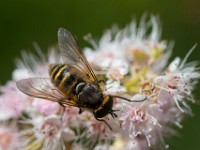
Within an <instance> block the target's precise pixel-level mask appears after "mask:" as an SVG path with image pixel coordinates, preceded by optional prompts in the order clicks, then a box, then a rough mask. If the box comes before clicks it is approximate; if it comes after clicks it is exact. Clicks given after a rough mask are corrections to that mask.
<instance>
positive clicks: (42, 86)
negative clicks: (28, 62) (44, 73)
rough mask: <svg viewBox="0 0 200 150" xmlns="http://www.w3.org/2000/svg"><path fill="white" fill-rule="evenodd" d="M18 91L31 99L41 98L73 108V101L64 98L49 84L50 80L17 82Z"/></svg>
mask: <svg viewBox="0 0 200 150" xmlns="http://www.w3.org/2000/svg"><path fill="white" fill-rule="evenodd" d="M16 84H17V87H18V89H19V90H20V91H21V92H22V93H24V94H26V95H28V96H31V97H36V98H42V99H46V100H50V101H54V102H58V103H62V104H67V105H70V106H75V105H76V104H75V102H74V101H73V100H70V101H69V100H68V99H67V98H65V97H64V96H63V95H62V94H61V93H60V92H59V90H58V89H57V88H56V87H55V86H54V85H53V84H52V83H51V80H50V78H40V77H36V78H29V79H23V80H20V81H18V82H17V83H16Z"/></svg>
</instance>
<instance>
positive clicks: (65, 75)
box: [49, 64, 81, 96]
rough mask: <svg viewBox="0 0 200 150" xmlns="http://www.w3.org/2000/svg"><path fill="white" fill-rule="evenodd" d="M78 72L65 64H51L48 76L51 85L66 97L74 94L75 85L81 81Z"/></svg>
mask: <svg viewBox="0 0 200 150" xmlns="http://www.w3.org/2000/svg"><path fill="white" fill-rule="evenodd" d="M79 74H81V73H80V71H78V70H77V69H76V68H74V67H72V66H69V65H66V64H52V65H50V66H49V75H50V78H51V81H52V83H53V84H54V85H55V86H56V87H57V88H58V89H59V90H60V91H61V92H62V93H63V94H65V95H66V96H70V95H71V94H73V95H74V94H75V89H76V85H77V84H78V83H79V82H80V81H81V78H80V77H79V76H78V75H79Z"/></svg>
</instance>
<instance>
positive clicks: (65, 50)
mask: <svg viewBox="0 0 200 150" xmlns="http://www.w3.org/2000/svg"><path fill="white" fill-rule="evenodd" d="M58 45H59V48H60V51H61V56H62V59H63V61H64V63H66V64H69V65H73V66H74V67H76V68H78V69H79V70H80V71H81V72H83V73H84V74H85V75H86V76H89V78H88V79H89V80H91V82H96V83H98V81H97V78H96V76H95V74H94V72H93V70H92V68H91V67H90V65H89V63H88V61H87V60H86V58H85V56H84V54H83V52H82V51H81V49H80V47H79V46H78V43H77V41H76V39H75V37H74V36H73V35H72V34H71V33H70V32H69V31H67V30H66V29H64V28H60V29H59V30H58Z"/></svg>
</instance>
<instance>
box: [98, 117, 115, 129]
mask: <svg viewBox="0 0 200 150" xmlns="http://www.w3.org/2000/svg"><path fill="white" fill-rule="evenodd" d="M95 118H96V117H95ZM96 120H98V121H103V122H104V123H105V124H106V125H107V126H108V128H109V129H110V130H111V131H112V127H111V126H110V125H109V124H108V123H107V122H106V121H105V120H103V119H99V118H96Z"/></svg>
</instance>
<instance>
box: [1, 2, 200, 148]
mask: <svg viewBox="0 0 200 150" xmlns="http://www.w3.org/2000/svg"><path fill="white" fill-rule="evenodd" d="M144 13H150V14H155V15H158V16H159V17H160V20H161V22H162V28H163V34H162V39H166V40H170V41H171V40H172V41H175V47H174V51H173V55H172V57H173V58H174V57H175V56H180V57H181V58H183V57H184V56H185V55H186V53H187V51H188V50H189V49H190V48H191V47H192V46H193V45H194V44H195V43H198V46H197V48H196V50H195V51H194V52H193V53H192V55H191V57H190V58H189V60H190V61H191V60H200V0H167V1H160V0H0V84H5V83H6V82H7V81H8V80H9V79H11V74H12V70H13V69H14V67H15V64H14V59H15V58H16V57H19V56H20V51H21V50H22V49H26V50H30V51H34V48H33V45H32V42H34V41H37V43H38V44H39V45H40V47H41V48H42V49H43V50H44V51H46V50H47V49H48V47H50V46H52V45H55V44H56V43H57V30H58V28H59V27H61V26H62V27H66V28H67V29H69V30H70V31H71V32H73V33H74V34H75V35H77V37H78V39H79V41H80V44H81V46H83V47H84V46H86V45H87V43H86V42H85V41H84V40H83V38H82V37H83V36H84V35H85V34H87V33H89V32H90V33H92V35H93V36H94V37H95V38H97V39H98V38H100V36H101V35H102V33H103V31H105V29H107V28H110V27H111V26H112V25H113V24H118V25H119V27H124V26H125V25H126V24H127V23H129V22H130V21H131V19H132V18H133V17H135V18H137V20H139V19H140V17H141V16H142V15H143V14H144ZM199 90H200V84H198V86H197V88H196V90H195V92H194V93H195V95H196V97H197V98H198V99H199V100H200V92H199ZM192 108H193V111H194V114H195V116H194V117H192V118H189V117H188V118H187V119H186V120H185V121H184V122H183V129H182V130H179V131H178V132H179V135H180V137H175V138H171V139H168V140H167V142H168V143H169V144H170V149H172V150H188V149H191V150H199V149H200V105H192Z"/></svg>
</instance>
